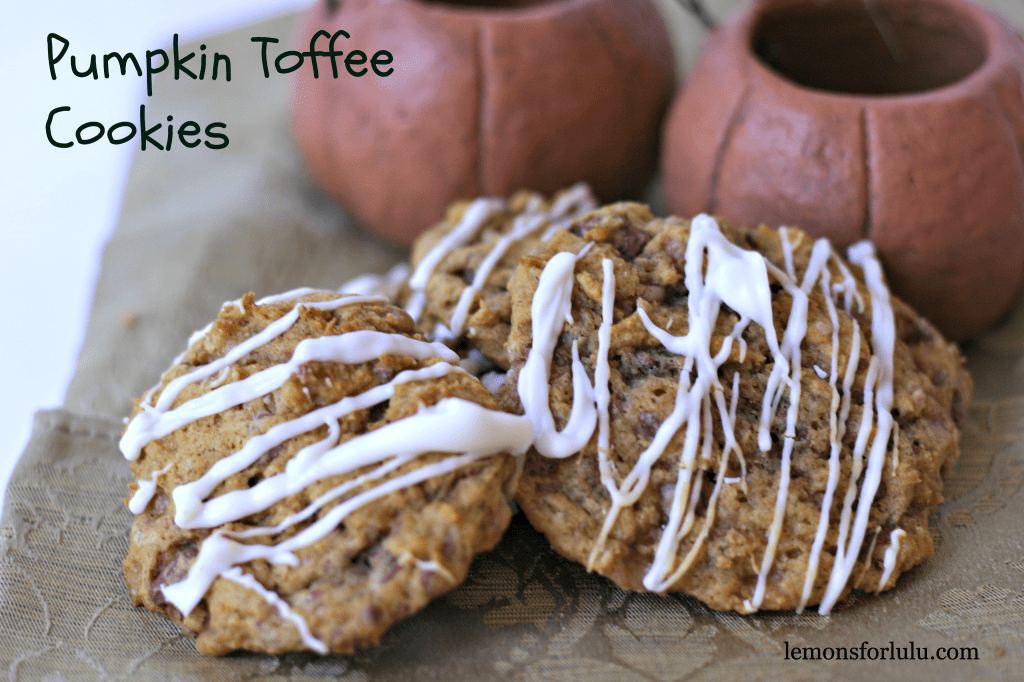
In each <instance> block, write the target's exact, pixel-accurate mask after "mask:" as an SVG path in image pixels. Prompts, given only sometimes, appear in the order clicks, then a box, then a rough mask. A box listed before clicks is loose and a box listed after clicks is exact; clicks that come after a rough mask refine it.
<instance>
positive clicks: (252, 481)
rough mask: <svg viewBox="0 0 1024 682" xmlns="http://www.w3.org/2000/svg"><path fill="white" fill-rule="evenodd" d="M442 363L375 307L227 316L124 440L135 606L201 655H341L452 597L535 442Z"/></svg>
mask: <svg viewBox="0 0 1024 682" xmlns="http://www.w3.org/2000/svg"><path fill="white" fill-rule="evenodd" d="M457 361H458V357H457V356H456V355H455V353H454V352H452V351H451V350H449V349H448V348H446V347H445V346H443V345H442V344H438V343H428V342H426V341H423V340H422V337H421V336H420V335H419V334H418V332H417V328H416V326H415V324H414V323H413V321H412V319H410V318H409V316H408V315H406V314H405V313H404V312H403V311H402V310H400V309H398V308H395V307H393V306H391V305H390V304H388V303H387V302H386V301H384V300H383V299H382V298H380V297H365V296H348V295H339V294H336V293H331V292H315V291H311V290H297V291H295V292H290V293H288V294H283V295H280V296H274V297H270V298H266V299H262V300H260V301H254V300H253V296H252V294H249V295H247V296H245V297H244V298H243V299H241V300H240V301H236V302H233V303H229V304H225V306H224V308H223V310H222V311H221V313H220V315H219V317H218V318H217V320H216V321H214V322H213V323H212V324H211V325H210V326H208V327H207V328H206V329H204V330H201V331H200V332H197V333H196V334H195V335H194V336H193V338H192V339H191V343H190V346H189V349H188V350H187V351H186V352H185V353H184V354H183V355H182V356H181V357H179V358H178V359H177V360H176V361H175V363H174V366H173V367H171V369H169V370H168V371H167V372H166V373H165V374H164V376H163V378H162V379H161V381H160V384H159V385H158V386H157V387H155V388H154V389H152V390H151V391H150V392H148V393H147V394H146V396H145V397H144V398H143V399H142V400H141V401H138V402H137V403H136V406H135V409H134V411H133V414H132V418H131V420H130V421H129V422H128V425H127V427H126V429H125V433H124V436H123V438H122V440H121V449H122V451H123V453H124V454H125V456H126V457H127V458H128V459H129V460H131V461H132V469H133V471H134V473H135V475H136V477H137V478H138V482H137V483H133V484H132V485H131V486H130V487H131V489H132V490H133V491H134V494H133V496H132V498H131V500H130V501H129V502H128V504H129V507H130V508H131V510H132V511H133V512H135V513H136V514H137V518H136V520H135V523H134V525H133V527H132V530H131V536H130V548H129V551H128V556H127V558H126V559H125V561H124V574H125V579H126V580H127V583H128V586H129V588H130V590H131V595H132V599H133V601H134V602H135V604H136V605H141V606H145V607H146V608H148V609H150V610H151V611H154V612H156V613H159V614H161V615H164V616H166V617H167V618H170V619H171V620H173V621H174V622H176V623H178V624H179V625H181V626H182V627H183V628H184V629H185V630H186V631H187V632H189V633H190V634H192V635H194V636H195V637H196V646H197V648H198V649H199V651H200V652H201V653H203V654H212V655H222V654H226V653H228V652H230V651H233V650H236V649H247V650H250V651H262V652H267V653H274V654H277V653H283V652H288V651H297V650H303V649H308V650H313V651H317V652H319V653H328V652H330V653H350V652H352V651H353V649H354V648H355V647H357V646H363V645H368V644H373V643H375V642H377V641H378V640H379V638H380V636H381V634H382V633H383V632H384V631H385V630H386V629H387V628H388V627H389V626H390V625H391V624H392V623H394V622H395V621H396V620H398V619H400V618H403V617H405V616H407V615H409V614H411V613H414V612H415V611H417V610H419V609H420V608H422V607H423V606H424V605H425V604H426V603H427V602H428V601H429V600H430V599H432V598H433V597H435V596H437V595H439V594H441V593H444V592H447V591H448V590H451V589H452V588H453V587H455V586H456V585H458V584H459V583H460V582H461V581H462V580H463V579H464V578H465V576H466V573H467V571H468V569H469V565H470V562H471V561H472V559H473V557H474V556H475V555H476V554H477V553H479V552H481V551H483V550H487V549H490V548H491V547H493V546H494V545H495V544H496V543H497V542H498V540H499V539H500V537H501V535H502V533H503V532H504V530H505V528H506V526H507V525H508V523H509V520H510V518H511V511H510V503H509V499H510V497H511V494H512V488H513V487H514V485H515V478H516V475H517V470H518V467H517V463H518V461H521V460H520V458H517V457H514V456H512V455H515V454H519V453H522V452H523V451H525V450H526V448H527V447H528V445H529V443H530V440H531V435H532V432H531V429H530V425H529V424H528V423H526V421H525V420H524V419H522V418H521V417H515V416H513V415H510V414H506V413H504V412H500V411H497V410H496V409H495V407H496V405H495V400H494V398H493V396H492V395H491V394H490V393H489V392H488V391H487V390H486V389H484V388H483V386H481V384H480V383H479V382H478V381H477V380H476V379H475V378H473V377H472V376H470V375H469V374H467V373H466V372H464V371H462V370H461V369H460V368H458V367H457V366H456V365H453V364H451V363H453V362H457Z"/></svg>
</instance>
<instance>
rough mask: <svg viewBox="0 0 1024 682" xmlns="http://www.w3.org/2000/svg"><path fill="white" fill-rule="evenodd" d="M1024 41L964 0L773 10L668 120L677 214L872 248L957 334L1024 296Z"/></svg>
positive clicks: (695, 82) (735, 29)
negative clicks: (703, 214)
mask: <svg viewBox="0 0 1024 682" xmlns="http://www.w3.org/2000/svg"><path fill="white" fill-rule="evenodd" d="M1022 155H1024V42H1022V41H1021V39H1020V37H1019V36H1018V35H1017V33H1016V32H1015V31H1014V30H1013V29H1011V28H1010V27H1009V26H1008V25H1007V24H1006V23H1005V22H1003V21H1002V20H1000V19H999V18H998V17H996V16H995V15H993V14H991V13H990V12H988V11H986V10H985V9H983V8H981V7H978V6H977V5H974V4H972V3H971V2H968V1H967V0H761V1H759V2H756V3H753V4H752V5H751V6H750V7H749V8H748V9H747V11H745V12H743V13H742V14H740V15H739V16H738V17H737V18H735V19H734V20H733V21H732V22H731V23H729V24H728V25H726V26H723V27H722V28H721V29H719V30H717V31H715V32H714V33H712V34H711V35H710V37H709V39H708V42H707V44H706V45H705V49H704V53H703V55H702V56H701V59H700V62H699V63H698V64H697V66H696V68H695V69H694V70H693V72H692V73H691V74H690V76H689V79H688V81H687V83H686V84H685V85H684V86H683V88H682V90H681V91H680V94H679V95H678V97H677V98H676V101H675V103H674V105H673V108H672V111H671V113H670V114H669V117H668V120H667V122H666V125H665V135H664V146H663V153H662V157H661V158H662V168H663V171H664V180H665V200H666V203H667V205H668V208H669V209H670V210H671V211H672V212H675V213H680V214H683V215H692V214H694V213H698V212H700V211H708V212H712V213H715V214H718V215H722V216H725V217H727V218H729V219H731V220H733V221H734V222H737V223H741V224H748V225H756V224H758V223H761V222H764V223H767V224H768V225H771V226H772V227H777V226H779V225H793V226H798V227H802V228H804V229H805V230H807V231H808V232H810V233H812V234H815V235H820V236H827V237H829V239H831V240H832V242H833V244H835V245H836V246H837V247H839V248H845V247H846V246H847V245H849V244H852V243H853V242H856V241H859V240H861V239H865V238H868V239H871V240H872V241H873V242H874V243H875V246H876V247H877V249H878V252H879V255H880V256H881V258H882V262H883V263H884V265H885V266H886V269H887V276H888V278H889V282H890V284H891V285H892V287H893V291H894V292H895V293H896V294H897V295H898V296H900V297H901V298H903V299H904V300H906V301H907V302H908V303H910V304H911V305H913V306H914V307H915V308H917V310H918V311H919V312H920V313H922V314H923V315H924V316H926V317H927V318H929V319H930V320H931V322H933V323H934V324H935V325H936V326H937V327H939V329H941V330H942V331H943V332H944V333H945V334H946V335H947V337H949V338H952V339H956V340H960V339H968V338H971V337H974V336H977V335H978V334H980V333H981V332H983V331H984V330H985V329H987V328H989V327H990V326H992V325H993V324H995V323H996V322H997V321H998V320H999V319H1000V318H1002V317H1003V316H1005V315H1006V314H1007V313H1008V312H1009V311H1010V310H1011V308H1012V307H1013V306H1014V305H1015V303H1016V301H1017V300H1018V299H1019V298H1020V295H1021V292H1022V291H1024V240H1022V239H1021V235H1022V234H1024V160H1022Z"/></svg>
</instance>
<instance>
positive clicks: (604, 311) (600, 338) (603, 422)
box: [587, 258, 621, 571]
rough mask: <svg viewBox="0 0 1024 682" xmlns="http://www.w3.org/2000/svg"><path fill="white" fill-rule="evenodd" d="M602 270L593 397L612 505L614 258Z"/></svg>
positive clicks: (597, 548) (615, 491)
mask: <svg viewBox="0 0 1024 682" xmlns="http://www.w3.org/2000/svg"><path fill="white" fill-rule="evenodd" d="M601 270H602V274H603V276H604V279H603V282H602V285H601V326H600V327H598V330H597V362H596V364H595V366H594V401H595V403H596V406H597V465H598V470H599V471H600V473H601V483H602V485H604V487H605V488H606V489H607V490H608V495H609V497H610V498H611V500H612V506H613V507H615V506H617V505H618V500H619V499H620V498H621V494H620V492H619V488H618V486H617V485H616V484H615V478H614V472H613V471H612V463H611V461H610V460H609V459H608V457H609V455H611V439H610V424H609V414H608V406H609V403H610V402H611V394H610V393H609V390H608V377H609V374H610V368H609V366H608V349H609V346H610V345H611V333H612V321H613V317H614V312H615V268H614V267H613V263H612V261H611V259H609V258H605V259H603V260H602V261H601ZM605 527H606V528H603V529H602V531H603V532H602V534H601V538H600V539H599V540H598V542H595V543H594V547H593V548H592V549H591V551H590V557H589V558H588V559H587V570H588V571H589V570H593V566H594V561H595V560H596V559H597V555H598V554H599V553H600V552H601V550H602V548H603V547H604V541H605V538H606V537H607V531H608V530H610V529H611V528H610V527H609V526H608V524H607V523H606V524H605Z"/></svg>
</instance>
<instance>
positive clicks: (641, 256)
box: [502, 203, 971, 613]
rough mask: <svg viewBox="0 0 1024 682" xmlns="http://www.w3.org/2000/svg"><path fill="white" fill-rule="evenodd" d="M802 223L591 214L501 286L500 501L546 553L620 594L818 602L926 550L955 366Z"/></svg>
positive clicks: (824, 604)
mask: <svg viewBox="0 0 1024 682" xmlns="http://www.w3.org/2000/svg"><path fill="white" fill-rule="evenodd" d="M849 257H850V260H851V261H852V264H851V263H847V262H846V261H844V260H843V259H842V258H840V257H839V256H838V255H837V254H836V253H835V252H834V251H833V249H832V248H831V247H830V245H829V244H828V242H827V241H826V240H813V239H811V238H810V237H808V236H807V235H805V234H804V233H803V232H800V231H798V230H782V231H774V230H769V229H767V228H764V227H762V228H760V229H758V230H755V231H740V230H737V229H734V228H732V227H730V226H728V225H726V224H719V223H717V222H716V221H715V220H714V219H712V218H710V217H708V216H706V215H702V216H699V217H697V218H695V219H694V220H693V221H692V223H691V222H689V221H686V220H681V219H677V218H670V219H667V220H660V219H655V218H654V217H652V216H651V214H650V212H649V211H648V209H647V208H646V207H644V206H641V205H638V204H629V203H625V204H616V205H612V206H608V207H604V208H602V209H599V210H598V211H596V212H593V213H591V214H589V215H588V216H586V217H585V218H584V219H582V220H579V221H576V222H575V223H573V224H572V225H571V226H570V227H569V229H568V231H567V232H560V233H559V234H558V235H556V236H555V237H554V238H553V239H552V240H551V241H550V242H549V243H548V244H547V246H546V248H545V250H543V251H542V252H540V253H536V254H533V255H526V256H524V257H523V258H522V259H521V260H520V264H519V267H518V269H517V271H516V273H515V275H514V276H513V277H512V279H511V280H510V282H509V291H510V292H511V297H512V316H511V324H510V335H509V339H508V356H509V363H510V370H509V373H508V377H507V382H506V385H505V387H504V388H503V389H502V399H503V400H505V401H506V402H507V403H509V406H510V407H511V408H512V409H518V410H520V411H522V412H524V413H525V414H526V415H527V416H528V417H529V418H530V420H531V422H532V423H533V425H534V431H535V439H536V441H535V445H534V447H533V448H532V449H531V450H530V452H529V453H528V455H527V461H526V464H525V469H524V472H523V476H522V478H521V480H520V484H519V488H518V492H517V495H516V499H517V501H518V503H519V505H520V507H521V508H522V509H523V511H524V512H525V513H526V515H527V517H528V518H529V520H530V522H531V523H532V524H533V525H534V526H535V527H536V528H538V529H539V530H540V531H542V532H543V533H544V534H545V535H546V536H547V537H548V538H549V540H550V541H551V543H552V545H553V546H554V547H555V549H556V550H557V551H558V552H560V553H561V554H563V555H564V556H566V557H569V558H570V559H574V560H576V561H579V562H582V563H584V564H586V565H587V566H588V568H590V569H591V570H593V571H596V572H598V573H600V574H602V575H605V576H607V577H608V578H610V579H611V580H613V581H614V582H615V583H616V584H618V585H619V586H621V587H623V588H626V589H630V590H649V591H654V592H659V593H666V592H683V593H686V594H690V595H693V596H695V597H697V598H699V599H700V600H702V601H703V602H705V603H706V604H708V605H709V606H711V607H713V608H715V609H720V610H733V611H738V612H742V613H750V612H754V611H756V610H758V609H798V610H799V609H803V608H804V607H806V606H808V605H814V604H817V605H819V611H820V612H821V613H826V612H828V611H829V610H830V609H831V608H832V607H833V606H834V605H835V604H836V603H837V602H838V601H839V600H841V599H843V598H845V597H846V596H847V595H848V594H849V592H850V591H851V590H852V589H854V588H858V589H862V590H867V591H879V590H883V589H888V588H890V587H892V585H893V584H894V582H895V580H896V577H897V576H898V575H899V574H900V573H902V572H904V571H906V570H908V569H910V568H911V567H912V566H914V565H916V564H918V563H920V562H922V561H924V560H925V559H926V558H928V557H930V556H931V555H932V554H933V540H932V536H931V534H930V533H929V531H928V517H929V515H930V514H931V512H932V511H934V509H935V507H936V505H937V504H938V503H939V502H941V501H942V495H941V491H942V486H943V481H944V480H945V479H946V477H947V476H948V475H949V473H950V470H951V468H952V466H953V464H954V463H955V461H956V459H957V457H958V454H959V445H958V444H959V436H960V432H961V429H962V426H963V423H964V417H965V410H966V405H967V402H968V400H969V398H970V393H971V381H970V378H969V377H968V375H967V374H966V372H965V371H964V369H963V360H962V358H961V356H960V354H959V352H958V350H957V349H956V347H955V346H954V345H952V344H949V343H947V342H946V341H944V340H943V339H942V337H941V336H940V335H939V334H938V332H936V330H935V329H934V328H933V327H932V326H931V325H930V324H929V323H928V322H927V321H926V320H924V319H922V318H920V317H919V316H918V315H916V314H915V313H914V312H913V311H912V310H910V308H908V307H907V306H906V305H905V304H903V303H902V302H901V301H899V300H898V299H896V298H894V297H892V296H891V295H890V294H889V292H888V290H887V288H886V286H885V283H884V278H883V275H882V272H881V267H880V264H879V263H878V261H877V260H876V258H875V256H874V253H873V249H872V248H871V246H870V244H868V243H866V242H863V243H861V244H858V245H855V246H854V247H851V249H850V251H849Z"/></svg>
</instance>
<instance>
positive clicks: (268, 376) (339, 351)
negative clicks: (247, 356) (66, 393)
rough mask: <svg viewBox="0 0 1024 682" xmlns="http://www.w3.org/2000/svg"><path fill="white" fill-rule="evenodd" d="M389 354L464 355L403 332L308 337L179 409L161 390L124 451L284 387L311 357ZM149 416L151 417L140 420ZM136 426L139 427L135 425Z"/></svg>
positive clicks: (130, 453)
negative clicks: (281, 356) (275, 360)
mask: <svg viewBox="0 0 1024 682" xmlns="http://www.w3.org/2000/svg"><path fill="white" fill-rule="evenodd" d="M282 319H284V318H282ZM267 328H268V329H269V328H270V327H269V326H268V327H267ZM239 347H241V344H240V345H239V346H236V348H235V350H237V348H239ZM232 352H234V351H232ZM384 353H392V354H396V355H409V356H412V357H415V358H416V359H418V360H425V359H427V358H432V357H436V358H441V359H442V360H446V361H449V362H451V361H458V355H456V354H455V353H454V352H453V351H451V350H450V349H448V348H447V347H446V346H445V345H444V344H440V343H427V342H426V341H417V340H415V339H410V338H408V337H405V336H400V335H397V334H384V333H381V332H374V331H354V332H349V333H347V334H340V335H338V336H322V337H319V338H315V339H305V340H303V341H300V342H299V343H298V345H296V347H295V351H294V352H293V353H292V357H291V359H290V360H289V361H288V362H287V363H286V364H283V365H275V366H273V367H270V368H268V369H265V370H262V371H260V372H257V373H256V374H253V375H251V376H248V377H246V378H245V379H242V380H239V381H235V382H233V383H230V384H227V385H226V386H221V387H219V388H216V389H214V390H212V391H210V392H209V393H204V394H203V395H200V396H198V397H196V398H193V399H192V400H189V401H187V402H185V403H183V404H182V405H179V406H178V407H177V408H175V409H173V410H170V411H163V410H162V409H161V407H162V406H163V405H164V404H165V402H164V400H163V394H161V396H160V400H158V401H157V405H156V407H154V408H150V409H149V410H146V411H143V412H140V413H139V414H138V415H136V417H135V419H133V420H132V422H131V423H130V424H128V428H127V429H126V430H125V434H124V436H122V438H121V452H123V453H125V457H127V458H128V459H129V460H134V459H136V458H137V457H138V453H139V452H141V451H142V448H143V447H144V446H145V445H146V444H147V443H149V442H151V441H153V440H156V439H157V438H163V437H164V436H166V435H167V434H169V433H172V432H174V431H177V430H178V429H180V428H181V427H183V426H185V425H186V424H190V423H192V422H194V421H196V420H197V419H201V418H203V417H209V416H211V415H214V414H217V413H219V412H223V411H224V410H226V409H228V408H230V407H234V406H236V405H241V404H242V403H244V402H247V401H249V400H253V399H254V398H258V397H260V396H263V395H266V394H267V393H270V392H271V391H274V390H276V389H278V388H280V387H281V386H282V385H284V383H285V382H286V381H287V380H288V378H289V377H290V376H291V375H292V374H293V373H295V371H296V370H297V369H298V368H299V366H300V365H302V364H305V363H307V362H312V361H319V362H342V363H346V364H356V363H360V362H367V361H369V360H373V359H375V358H377V357H379V356H380V355H382V354H384ZM229 355H230V353H229ZM225 357H226V356H225ZM222 359H223V358H222ZM218 362H220V361H219V360H218V361H214V362H211V363H210V364H211V365H213V364H216V363H218ZM208 366H209V365H205V366H203V367H199V368H197V369H196V370H194V371H193V372H191V373H190V374H187V375H184V376H182V377H179V378H178V379H175V380H174V381H172V382H171V383H169V384H168V385H167V388H166V389H165V392H166V391H171V390H172V387H174V388H176V389H177V390H179V391H180V390H181V388H182V387H183V386H184V385H185V383H187V382H183V383H182V384H181V385H179V386H177V387H175V386H174V383H175V382H176V381H179V380H180V379H186V380H188V379H189V378H190V377H192V376H193V375H197V374H202V373H203V372H202V370H204V369H205V367H208ZM166 404H168V405H169V404H170V402H169V401H168V402H167V403H166ZM144 415H145V417H146V418H145V419H140V418H141V417H143V416H144ZM133 427H136V428H135V429H134V430H133Z"/></svg>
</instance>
